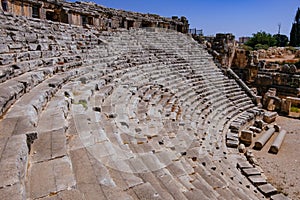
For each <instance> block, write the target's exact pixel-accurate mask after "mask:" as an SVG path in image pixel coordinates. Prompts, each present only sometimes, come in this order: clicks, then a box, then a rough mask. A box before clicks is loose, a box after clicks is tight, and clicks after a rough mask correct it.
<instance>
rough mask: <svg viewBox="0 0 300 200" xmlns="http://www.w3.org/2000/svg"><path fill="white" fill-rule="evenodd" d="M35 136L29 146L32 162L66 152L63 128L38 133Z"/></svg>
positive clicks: (55, 156) (52, 157)
mask: <svg viewBox="0 0 300 200" xmlns="http://www.w3.org/2000/svg"><path fill="white" fill-rule="evenodd" d="M37 137H38V138H37V139H36V140H35V141H34V143H33V144H32V146H31V151H32V152H33V154H32V157H31V160H32V162H41V161H46V160H51V159H54V158H57V157H63V156H65V155H66V154H67V147H66V135H65V129H59V130H53V131H50V132H43V133H39V134H38V135H37Z"/></svg>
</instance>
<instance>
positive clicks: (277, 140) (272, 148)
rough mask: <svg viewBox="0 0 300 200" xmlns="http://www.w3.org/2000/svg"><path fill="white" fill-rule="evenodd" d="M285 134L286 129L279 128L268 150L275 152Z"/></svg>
mask: <svg viewBox="0 0 300 200" xmlns="http://www.w3.org/2000/svg"><path fill="white" fill-rule="evenodd" d="M285 135H286V130H281V131H280V132H279V134H278V136H277V137H276V139H275V141H274V142H273V144H272V146H271V147H270V150H269V152H271V153H274V154H277V153H278V151H279V149H280V147H281V144H282V142H283V140H284V137H285Z"/></svg>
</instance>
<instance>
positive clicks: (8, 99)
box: [0, 81, 25, 114]
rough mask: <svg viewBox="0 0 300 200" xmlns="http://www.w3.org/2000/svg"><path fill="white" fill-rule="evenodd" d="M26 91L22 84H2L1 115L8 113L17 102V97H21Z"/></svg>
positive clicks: (13, 82)
mask: <svg viewBox="0 0 300 200" xmlns="http://www.w3.org/2000/svg"><path fill="white" fill-rule="evenodd" d="M24 89H25V86H24V85H23V84H22V83H19V82H17V81H10V82H5V83H3V84H1V87H0V111H1V114H2V113H3V112H4V111H6V110H7V109H8V108H9V107H10V106H11V104H12V103H13V102H14V101H15V100H16V99H15V97H19V96H21V94H22V93H23V91H24Z"/></svg>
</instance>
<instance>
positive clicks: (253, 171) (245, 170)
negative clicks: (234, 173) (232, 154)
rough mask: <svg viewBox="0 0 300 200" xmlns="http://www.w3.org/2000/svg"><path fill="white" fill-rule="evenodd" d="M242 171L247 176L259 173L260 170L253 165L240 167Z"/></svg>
mask: <svg viewBox="0 0 300 200" xmlns="http://www.w3.org/2000/svg"><path fill="white" fill-rule="evenodd" d="M242 172H243V173H244V174H245V175H246V176H247V177H248V176H254V175H260V174H261V172H260V171H259V170H258V169H257V168H255V167H252V168H243V169H242Z"/></svg>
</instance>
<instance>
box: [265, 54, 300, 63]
mask: <svg viewBox="0 0 300 200" xmlns="http://www.w3.org/2000/svg"><path fill="white" fill-rule="evenodd" d="M259 60H265V61H266V62H283V61H289V62H297V61H298V60H299V58H295V55H284V56H283V57H282V58H262V59H259Z"/></svg>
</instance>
